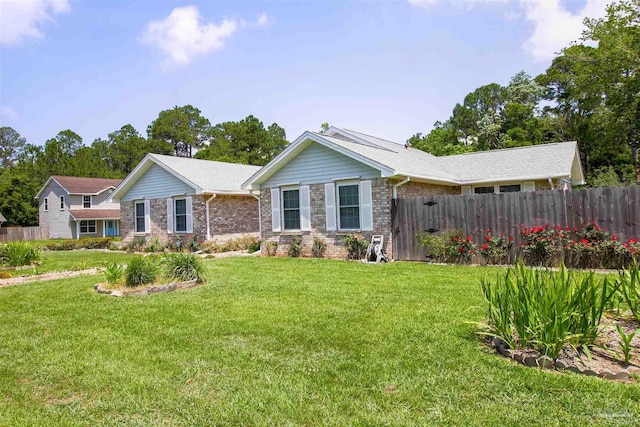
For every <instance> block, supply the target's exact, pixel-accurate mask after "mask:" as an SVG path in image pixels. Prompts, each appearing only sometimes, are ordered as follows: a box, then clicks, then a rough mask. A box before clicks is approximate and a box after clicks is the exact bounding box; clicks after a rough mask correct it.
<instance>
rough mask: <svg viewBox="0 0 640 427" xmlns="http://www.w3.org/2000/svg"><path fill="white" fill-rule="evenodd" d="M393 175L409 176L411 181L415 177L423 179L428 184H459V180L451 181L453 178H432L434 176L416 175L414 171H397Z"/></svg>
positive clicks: (399, 176)
mask: <svg viewBox="0 0 640 427" xmlns="http://www.w3.org/2000/svg"><path fill="white" fill-rule="evenodd" d="M395 177H397V178H407V177H410V178H411V180H412V181H415V180H416V179H417V180H419V181H425V182H428V183H430V184H442V185H460V182H459V181H453V180H447V179H438V178H434V177H431V176H425V175H416V174H414V173H407V172H402V171H399V172H397V173H396V175H395Z"/></svg>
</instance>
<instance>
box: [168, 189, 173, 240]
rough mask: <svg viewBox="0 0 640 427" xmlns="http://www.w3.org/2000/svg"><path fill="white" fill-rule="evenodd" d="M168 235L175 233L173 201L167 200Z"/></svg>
mask: <svg viewBox="0 0 640 427" xmlns="http://www.w3.org/2000/svg"><path fill="white" fill-rule="evenodd" d="M167 233H169V234H171V233H173V199H172V198H171V197H169V198H168V199H167Z"/></svg>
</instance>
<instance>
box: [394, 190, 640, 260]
mask: <svg viewBox="0 0 640 427" xmlns="http://www.w3.org/2000/svg"><path fill="white" fill-rule="evenodd" d="M590 222H595V223H596V224H598V225H599V226H601V227H604V228H606V229H607V230H608V231H610V232H612V233H616V234H618V236H620V239H630V238H632V237H639V236H640V190H639V189H638V187H624V188H589V189H583V190H569V191H561V190H557V191H553V190H551V191H535V192H518V193H500V194H472V195H465V196H432V197H417V198H410V199H398V200H394V203H393V205H392V209H391V223H392V224H391V230H392V233H393V257H394V258H395V259H398V260H407V261H408V260H416V261H417V260H420V261H424V260H425V259H426V258H425V256H426V253H425V251H424V249H423V248H422V247H420V246H418V240H417V238H416V235H417V234H418V231H419V230H422V231H428V232H433V233H437V232H439V231H447V230H453V229H457V228H460V229H462V230H463V232H464V233H465V234H468V235H470V236H471V237H472V238H473V240H474V241H475V242H476V243H479V244H482V242H483V240H484V236H485V230H491V232H492V234H493V235H494V236H495V235H498V234H500V233H505V234H508V235H510V236H512V237H513V238H514V242H515V245H514V246H515V247H516V248H519V246H520V233H519V229H520V226H521V225H523V226H528V227H532V226H543V225H545V224H549V225H551V226H556V225H558V226H560V227H563V228H566V227H571V228H572V229H573V228H574V227H580V226H581V225H582V224H588V223H590Z"/></svg>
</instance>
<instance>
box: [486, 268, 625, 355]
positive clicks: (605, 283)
mask: <svg viewBox="0 0 640 427" xmlns="http://www.w3.org/2000/svg"><path fill="white" fill-rule="evenodd" d="M481 286H482V293H483V295H484V297H485V299H486V300H487V302H488V303H489V312H488V314H489V324H490V326H491V327H492V328H493V332H494V333H495V335H497V336H498V337H500V338H502V339H503V340H504V341H505V342H507V343H508V344H509V346H510V347H511V348H526V347H533V348H535V349H537V350H539V351H540V352H541V353H543V354H545V355H547V356H550V357H552V358H553V359H556V358H557V357H558V355H559V354H560V351H562V349H563V348H564V347H565V346H567V345H570V346H574V347H578V346H582V345H587V346H590V345H593V344H594V342H595V340H596V338H597V337H598V336H599V333H600V331H599V326H600V321H601V319H602V315H603V313H604V311H605V309H606V307H607V304H608V303H609V301H610V300H611V298H612V297H613V296H614V295H615V293H616V291H617V289H618V287H619V286H620V285H619V284H617V283H611V281H610V279H609V278H608V277H607V276H604V277H599V276H596V275H595V274H593V273H589V274H581V273H577V272H575V271H572V270H567V269H566V268H564V266H562V265H561V266H560V270H559V271H558V272H555V271H551V270H531V269H527V268H526V267H525V266H524V265H523V264H519V265H517V266H516V267H515V268H512V269H509V270H507V271H506V273H498V275H497V277H496V279H495V281H490V280H488V279H486V278H485V279H482V281H481Z"/></svg>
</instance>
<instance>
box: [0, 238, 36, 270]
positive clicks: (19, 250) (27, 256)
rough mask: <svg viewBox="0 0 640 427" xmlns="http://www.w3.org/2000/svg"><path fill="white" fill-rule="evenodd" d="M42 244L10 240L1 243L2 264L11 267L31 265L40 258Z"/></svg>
mask: <svg viewBox="0 0 640 427" xmlns="http://www.w3.org/2000/svg"><path fill="white" fill-rule="evenodd" d="M40 254H41V249H40V246H38V245H35V244H33V243H29V242H9V243H7V244H5V245H0V264H4V265H8V266H9V267H19V266H23V265H31V264H33V263H34V262H36V261H38V260H39V259H40Z"/></svg>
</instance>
